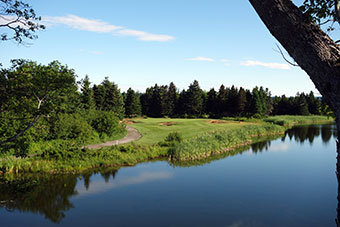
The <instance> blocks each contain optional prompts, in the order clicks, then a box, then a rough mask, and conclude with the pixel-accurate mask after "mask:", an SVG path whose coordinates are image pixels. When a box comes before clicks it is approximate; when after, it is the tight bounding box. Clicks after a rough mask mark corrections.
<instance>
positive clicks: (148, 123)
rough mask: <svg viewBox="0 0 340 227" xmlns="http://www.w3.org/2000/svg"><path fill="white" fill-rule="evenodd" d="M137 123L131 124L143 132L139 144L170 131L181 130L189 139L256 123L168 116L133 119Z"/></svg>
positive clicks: (146, 142)
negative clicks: (218, 121) (168, 124)
mask: <svg viewBox="0 0 340 227" xmlns="http://www.w3.org/2000/svg"><path fill="white" fill-rule="evenodd" d="M132 120H133V121H134V122H136V123H135V124H131V126H132V127H134V128H136V129H137V130H138V131H139V132H140V133H141V134H142V138H141V139H140V140H138V141H136V142H135V143H136V144H139V145H151V144H155V143H158V142H160V141H163V140H164V139H165V137H166V136H167V135H168V134H169V133H170V132H176V131H177V132H179V133H180V134H181V136H182V138H183V139H189V138H192V137H195V136H198V135H201V134H205V133H208V132H211V131H220V130H225V129H236V128H240V127H243V126H245V125H250V124H252V125H253V124H256V123H251V122H249V123H248V122H242V123H239V122H238V121H221V122H223V123H221V124H216V123H209V122H210V121H212V119H178V118H173V119H170V118H169V119H168V118H147V119H132ZM164 122H174V123H175V124H174V125H172V126H166V125H161V123H164Z"/></svg>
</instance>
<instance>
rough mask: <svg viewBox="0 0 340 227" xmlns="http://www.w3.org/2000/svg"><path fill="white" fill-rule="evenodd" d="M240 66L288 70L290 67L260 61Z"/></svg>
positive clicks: (242, 63) (243, 63)
mask: <svg viewBox="0 0 340 227" xmlns="http://www.w3.org/2000/svg"><path fill="white" fill-rule="evenodd" d="M240 65H242V66H263V67H266V68H270V69H283V70H288V69H290V66H289V65H288V64H281V63H269V62H260V61H252V60H248V61H244V62H241V63H240Z"/></svg>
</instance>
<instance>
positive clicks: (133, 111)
mask: <svg viewBox="0 0 340 227" xmlns="http://www.w3.org/2000/svg"><path fill="white" fill-rule="evenodd" d="M141 111H142V107H141V104H140V99H139V97H138V95H137V94H136V93H135V91H134V90H132V89H131V88H129V89H128V90H127V93H126V98H125V115H126V116H128V117H136V116H140V115H141V114H142V112H141Z"/></svg>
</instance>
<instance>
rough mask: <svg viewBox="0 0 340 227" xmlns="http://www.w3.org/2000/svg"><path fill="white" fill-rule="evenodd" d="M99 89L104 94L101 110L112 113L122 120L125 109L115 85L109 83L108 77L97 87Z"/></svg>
mask: <svg viewBox="0 0 340 227" xmlns="http://www.w3.org/2000/svg"><path fill="white" fill-rule="evenodd" d="M101 89H102V93H103V94H104V100H103V103H102V106H101V110H106V111H113V112H114V113H115V114H116V115H117V116H118V117H119V118H120V119H122V118H123V117H124V113H125V108H124V100H123V97H122V95H121V93H120V90H119V88H118V86H117V85H116V84H115V83H113V82H110V81H109V79H108V77H105V79H104V81H103V82H102V83H101V85H100V86H99V90H101Z"/></svg>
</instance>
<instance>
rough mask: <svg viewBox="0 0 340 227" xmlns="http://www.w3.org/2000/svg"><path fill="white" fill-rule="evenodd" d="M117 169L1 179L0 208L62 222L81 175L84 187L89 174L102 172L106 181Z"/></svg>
mask: <svg viewBox="0 0 340 227" xmlns="http://www.w3.org/2000/svg"><path fill="white" fill-rule="evenodd" d="M116 172H117V170H116V169H106V170H96V171H92V172H90V173H84V174H81V175H74V174H64V175H47V176H46V175H26V176H20V177H16V178H15V179H0V208H3V209H6V210H7V211H9V212H12V211H21V212H31V213H39V214H40V215H43V216H44V217H45V218H46V219H48V220H50V221H52V222H54V223H59V222H60V221H61V220H62V219H63V218H65V212H66V211H68V210H70V209H71V208H73V207H74V206H73V204H72V203H71V202H70V198H71V197H72V196H76V195H77V194H78V192H77V190H76V189H75V188H76V185H77V181H78V178H80V177H82V178H84V184H85V187H86V188H88V187H89V185H90V177H91V176H92V175H93V174H96V173H100V174H101V175H102V176H103V178H104V179H105V180H106V179H108V178H110V177H111V176H112V178H114V177H115V174H116Z"/></svg>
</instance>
